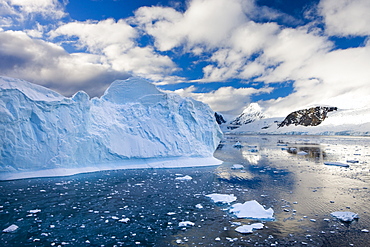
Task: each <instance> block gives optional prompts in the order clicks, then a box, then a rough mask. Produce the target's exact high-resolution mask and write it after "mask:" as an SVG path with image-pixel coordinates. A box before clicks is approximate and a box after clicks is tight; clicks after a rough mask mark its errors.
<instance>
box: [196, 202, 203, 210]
mask: <svg viewBox="0 0 370 247" xmlns="http://www.w3.org/2000/svg"><path fill="white" fill-rule="evenodd" d="M195 207H196V208H198V209H202V208H203V206H202V204H200V203H199V204H197V205H195Z"/></svg>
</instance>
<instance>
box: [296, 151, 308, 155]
mask: <svg viewBox="0 0 370 247" xmlns="http://www.w3.org/2000/svg"><path fill="white" fill-rule="evenodd" d="M297 154H298V155H307V154H308V153H307V152H305V151H299V152H298V153H297Z"/></svg>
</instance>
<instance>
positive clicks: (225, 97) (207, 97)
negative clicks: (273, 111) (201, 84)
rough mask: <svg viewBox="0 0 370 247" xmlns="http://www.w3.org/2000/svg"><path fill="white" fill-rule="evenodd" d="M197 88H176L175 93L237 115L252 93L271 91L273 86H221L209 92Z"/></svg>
mask: <svg viewBox="0 0 370 247" xmlns="http://www.w3.org/2000/svg"><path fill="white" fill-rule="evenodd" d="M196 90H197V88H196V87H195V86H190V87H188V88H184V89H179V90H176V91H175V93H177V94H179V95H181V96H183V97H192V98H194V99H196V100H199V101H202V102H205V103H207V104H208V105H209V106H210V107H211V108H212V109H213V110H214V111H217V112H222V113H224V114H232V115H237V114H240V113H241V111H242V110H243V108H245V106H247V105H248V104H249V103H250V97H251V96H252V95H258V94H261V93H270V92H271V91H272V88H261V89H255V88H233V87H221V88H219V89H217V90H214V91H211V92H208V93H197V92H195V91H196Z"/></svg>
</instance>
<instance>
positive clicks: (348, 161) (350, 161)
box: [347, 160, 359, 164]
mask: <svg viewBox="0 0 370 247" xmlns="http://www.w3.org/2000/svg"><path fill="white" fill-rule="evenodd" d="M358 162H359V161H358V160H347V163H352V164H354V163H358Z"/></svg>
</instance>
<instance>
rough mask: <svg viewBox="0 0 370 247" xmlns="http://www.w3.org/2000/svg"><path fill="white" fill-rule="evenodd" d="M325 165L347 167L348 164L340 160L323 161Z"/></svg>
mask: <svg viewBox="0 0 370 247" xmlns="http://www.w3.org/2000/svg"><path fill="white" fill-rule="evenodd" d="M324 164H325V165H327V166H341V167H349V165H348V164H343V163H340V162H324Z"/></svg>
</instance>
